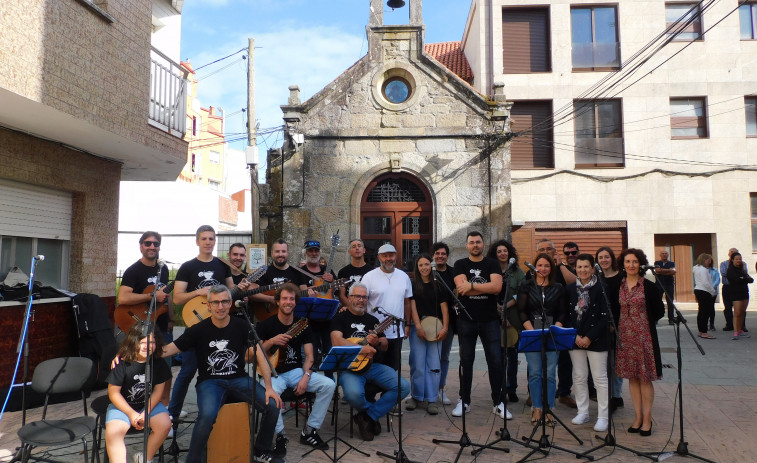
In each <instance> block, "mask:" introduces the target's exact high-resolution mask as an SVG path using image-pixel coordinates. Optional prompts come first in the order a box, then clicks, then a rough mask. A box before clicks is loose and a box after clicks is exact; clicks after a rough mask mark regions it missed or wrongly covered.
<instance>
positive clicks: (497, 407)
mask: <svg viewBox="0 0 757 463" xmlns="http://www.w3.org/2000/svg"><path fill="white" fill-rule="evenodd" d="M503 410H504V411H503ZM492 413H494V414H495V415H499V417H500V418H502V419H504V418H505V417H507V419H508V420H512V419H513V414H512V413H510V410H508V409H506V408H505V403H504V402H500V403H499V405H495V406H494V407H492Z"/></svg>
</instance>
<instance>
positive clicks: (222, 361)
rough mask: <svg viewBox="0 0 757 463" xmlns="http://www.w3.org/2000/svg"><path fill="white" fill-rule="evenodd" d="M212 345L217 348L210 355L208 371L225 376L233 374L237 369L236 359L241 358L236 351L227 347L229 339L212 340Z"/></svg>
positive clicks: (210, 344)
mask: <svg viewBox="0 0 757 463" xmlns="http://www.w3.org/2000/svg"><path fill="white" fill-rule="evenodd" d="M208 345H209V346H210V347H215V348H216V349H217V350H216V351H215V352H213V353H212V354H210V355H208V371H209V372H210V374H211V375H215V376H223V375H233V374H234V373H236V371H237V365H236V363H235V362H236V360H237V359H238V358H239V355H237V353H236V352H234V351H231V350H228V349H226V346H228V345H229V341H228V339H221V340H219V341H210V343H209V344H208Z"/></svg>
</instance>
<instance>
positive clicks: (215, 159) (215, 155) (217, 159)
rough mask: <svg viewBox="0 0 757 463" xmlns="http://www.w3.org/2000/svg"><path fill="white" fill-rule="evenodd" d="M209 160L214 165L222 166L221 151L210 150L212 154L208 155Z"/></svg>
mask: <svg viewBox="0 0 757 463" xmlns="http://www.w3.org/2000/svg"><path fill="white" fill-rule="evenodd" d="M208 159H209V160H210V162H212V163H213V164H220V163H221V153H220V152H219V151H213V150H210V154H209V155H208Z"/></svg>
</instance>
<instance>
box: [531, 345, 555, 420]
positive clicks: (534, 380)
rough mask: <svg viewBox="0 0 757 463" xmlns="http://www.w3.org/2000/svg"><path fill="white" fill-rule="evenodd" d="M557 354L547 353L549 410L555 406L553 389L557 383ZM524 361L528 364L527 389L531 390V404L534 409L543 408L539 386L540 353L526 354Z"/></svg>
mask: <svg viewBox="0 0 757 463" xmlns="http://www.w3.org/2000/svg"><path fill="white" fill-rule="evenodd" d="M557 357H558V355H557V352H555V351H548V352H547V401H548V403H549V408H553V407H554V406H555V389H556V387H557V384H556V383H557V381H556V380H555V375H556V373H557ZM526 361H527V362H528V388H529V389H530V390H531V402H532V403H533V406H534V408H539V409H541V408H543V405H544V403H543V402H542V395H541V385H542V375H541V352H526Z"/></svg>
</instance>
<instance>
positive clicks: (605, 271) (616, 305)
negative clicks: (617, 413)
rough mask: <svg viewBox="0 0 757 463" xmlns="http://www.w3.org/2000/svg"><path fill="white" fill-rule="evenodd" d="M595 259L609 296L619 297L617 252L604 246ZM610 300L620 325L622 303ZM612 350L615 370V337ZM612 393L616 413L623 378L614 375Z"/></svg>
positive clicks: (620, 280)
mask: <svg viewBox="0 0 757 463" xmlns="http://www.w3.org/2000/svg"><path fill="white" fill-rule="evenodd" d="M594 259H595V260H596V262H597V263H598V264H599V268H601V269H602V273H601V278H602V279H603V281H604V283H605V285H607V286H606V287H605V290H606V291H607V295H608V296H610V295H611V294H614V295H616V296H617V294H618V292H619V291H620V283H621V282H622V281H623V275H622V274H621V273H620V270H619V269H618V260H617V259H616V258H615V252H613V250H612V248H611V247H609V246H602V247H601V248H599V249H597V253H596V254H595V255H594ZM609 299H610V311H611V312H612V317H613V320H615V324H616V325H617V323H618V317H619V316H620V302H619V301H618V298H617V297H609ZM610 349H611V350H612V354H611V356H610V359H609V360H608V361H609V362H611V368H612V369H613V371H614V370H615V336H614V335H613V336H610ZM612 378H613V379H612V381H613V382H612V391H611V397H610V411H614V410H615V409H617V408H619V407H623V406H624V403H623V397H622V392H623V378H621V377H620V376H617V375H612Z"/></svg>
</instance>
